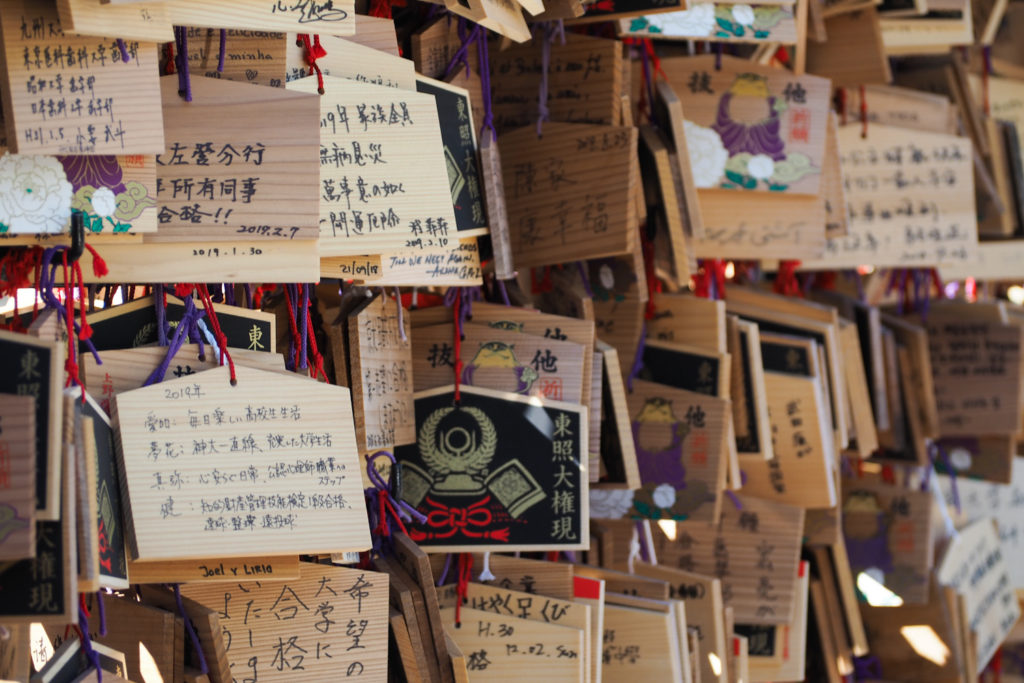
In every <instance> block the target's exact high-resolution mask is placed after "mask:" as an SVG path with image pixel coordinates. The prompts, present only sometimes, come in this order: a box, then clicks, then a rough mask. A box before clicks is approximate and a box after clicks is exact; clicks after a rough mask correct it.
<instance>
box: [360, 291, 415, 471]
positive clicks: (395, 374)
mask: <svg viewBox="0 0 1024 683" xmlns="http://www.w3.org/2000/svg"><path fill="white" fill-rule="evenodd" d="M386 298H387V297H385V296H382V295H378V296H376V297H374V298H373V299H371V300H369V301H368V302H367V303H366V305H365V306H363V307H361V308H360V309H358V310H356V311H353V312H352V313H351V314H350V315H349V319H348V328H349V329H348V340H349V348H350V356H349V359H350V361H351V363H352V397H353V398H352V409H353V412H354V414H355V426H356V445H357V447H358V448H359V451H360V452H367V451H376V450H379V449H382V448H383V449H388V450H390V449H392V448H393V447H394V446H395V445H398V444H407V443H412V442H413V441H415V440H416V425H415V423H414V417H413V416H414V412H413V402H412V392H413V386H412V380H413V376H412V342H411V340H410V338H409V336H408V335H409V323H408V318H406V317H405V313H404V311H402V310H399V307H400V306H401V303H398V302H392V301H391V300H390V299H388V300H386V301H385V299H386Z"/></svg>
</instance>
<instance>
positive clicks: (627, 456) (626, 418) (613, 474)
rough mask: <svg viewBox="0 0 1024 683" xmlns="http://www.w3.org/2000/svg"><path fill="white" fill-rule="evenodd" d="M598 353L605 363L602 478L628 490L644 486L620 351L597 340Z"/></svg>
mask: <svg viewBox="0 0 1024 683" xmlns="http://www.w3.org/2000/svg"><path fill="white" fill-rule="evenodd" d="M596 346H597V349H598V351H600V352H601V358H602V360H603V363H604V372H603V373H602V374H603V379H602V390H601V396H602V399H601V402H602V404H601V415H602V425H601V471H602V479H603V480H604V481H606V482H609V483H614V484H617V485H625V487H626V488H628V489H636V488H639V487H640V484H641V482H640V469H639V467H638V466H637V462H636V447H635V444H634V443H633V432H632V428H631V421H630V413H629V406H628V405H627V403H626V386H625V382H624V381H623V379H622V370H621V368H620V365H619V355H618V352H617V351H616V350H615V349H614V348H613V347H611V346H609V345H608V344H605V343H604V342H602V341H600V340H597V343H596Z"/></svg>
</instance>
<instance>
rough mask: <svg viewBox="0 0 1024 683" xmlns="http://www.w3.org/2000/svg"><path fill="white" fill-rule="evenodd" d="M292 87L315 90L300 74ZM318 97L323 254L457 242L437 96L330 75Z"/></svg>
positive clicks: (410, 250) (411, 248) (314, 82)
mask: <svg viewBox="0 0 1024 683" xmlns="http://www.w3.org/2000/svg"><path fill="white" fill-rule="evenodd" d="M288 89H289V90H295V91H298V92H306V93H316V92H317V80H316V79H315V78H303V79H299V80H297V81H293V82H291V83H289V84H288ZM324 91H325V93H324V95H322V96H321V97H320V98H319V112H320V118H319V122H320V125H319V126H318V127H314V128H313V130H315V131H316V130H318V131H319V140H320V154H319V157H318V158H319V171H318V178H319V181H318V182H317V183H316V185H315V186H316V187H317V188H318V194H319V220H320V254H321V256H358V255H362V254H373V253H380V252H389V251H390V252H396V251H402V252H403V253H405V254H415V253H417V252H420V251H423V250H429V249H435V248H443V247H453V246H454V244H453V243H454V242H455V236H456V223H455V213H454V209H453V206H452V202H451V192H450V191H449V190H448V183H447V179H448V171H447V169H446V166H445V159H444V147H443V145H442V142H441V128H440V124H439V122H438V117H437V106H436V104H435V101H434V97H433V96H432V95H427V94H423V93H416V92H408V91H404V90H397V89H396V88H388V87H385V86H380V85H372V84H369V83H359V82H356V81H350V80H346V79H343V78H334V77H330V76H328V77H325V78H324Z"/></svg>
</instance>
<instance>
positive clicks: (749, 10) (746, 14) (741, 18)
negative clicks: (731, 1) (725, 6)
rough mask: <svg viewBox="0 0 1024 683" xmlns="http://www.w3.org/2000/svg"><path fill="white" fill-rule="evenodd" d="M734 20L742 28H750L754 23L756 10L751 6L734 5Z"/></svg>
mask: <svg viewBox="0 0 1024 683" xmlns="http://www.w3.org/2000/svg"><path fill="white" fill-rule="evenodd" d="M732 20H733V21H735V22H736V23H737V24H739V25H740V26H750V25H751V24H753V23H754V8H753V7H751V6H750V5H733V6H732Z"/></svg>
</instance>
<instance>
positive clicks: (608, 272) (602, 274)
mask: <svg viewBox="0 0 1024 683" xmlns="http://www.w3.org/2000/svg"><path fill="white" fill-rule="evenodd" d="M597 276H598V278H599V279H600V280H601V286H602V287H604V288H605V289H607V290H608V291H611V290H612V288H613V287H615V273H613V272H612V267H611V266H609V265H608V264H607V263H602V264H601V267H600V268H598V270H597Z"/></svg>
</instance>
